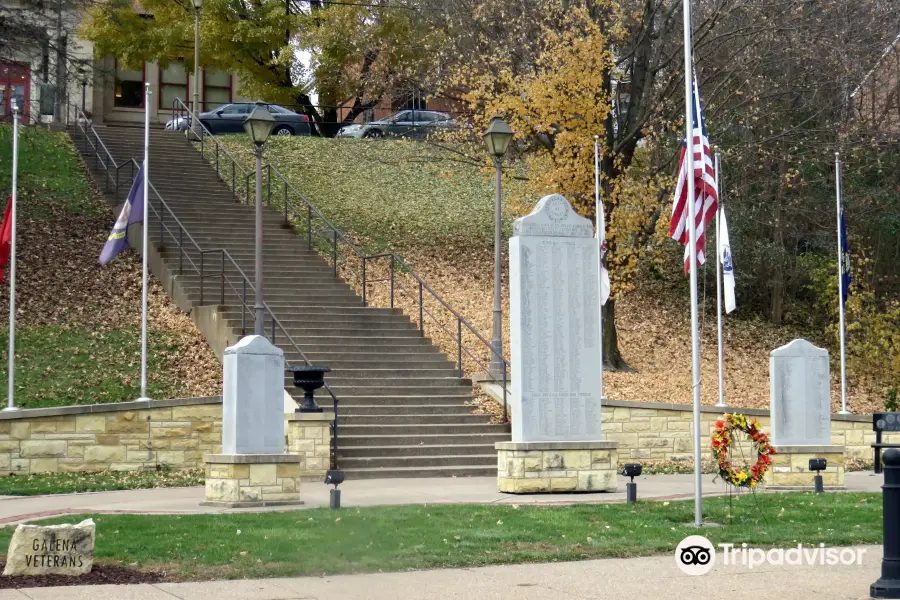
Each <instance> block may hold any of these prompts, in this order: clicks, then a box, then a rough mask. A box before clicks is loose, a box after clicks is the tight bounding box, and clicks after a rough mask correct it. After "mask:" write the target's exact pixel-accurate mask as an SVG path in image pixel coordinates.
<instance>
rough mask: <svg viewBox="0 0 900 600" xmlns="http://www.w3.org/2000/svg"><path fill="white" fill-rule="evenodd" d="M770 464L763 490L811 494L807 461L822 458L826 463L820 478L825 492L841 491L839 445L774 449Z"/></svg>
mask: <svg viewBox="0 0 900 600" xmlns="http://www.w3.org/2000/svg"><path fill="white" fill-rule="evenodd" d="M775 452H776V454H775V456H773V457H772V465H771V466H770V467H769V470H768V471H767V472H766V489H769V490H798V491H813V490H815V484H814V483H813V477H815V475H816V473H814V472H812V471H810V470H809V459H811V458H824V459H825V460H826V461H827V465H826V467H825V470H824V471H822V472H821V473H820V474H821V475H822V484H823V485H824V487H825V489H826V490H829V489H830V490H842V489H844V447H843V446H830V445H829V446H775Z"/></svg>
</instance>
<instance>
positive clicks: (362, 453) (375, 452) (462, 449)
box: [338, 444, 497, 461]
mask: <svg viewBox="0 0 900 600" xmlns="http://www.w3.org/2000/svg"><path fill="white" fill-rule="evenodd" d="M491 453H493V454H492V456H493V457H494V461H496V460H497V453H496V450H494V445H493V444H452V445H450V444H445V445H439V444H418V445H413V446H402V445H397V446H343V445H340V444H339V446H338V457H339V458H342V459H350V458H365V457H370V456H372V457H394V456H399V457H404V456H447V455H450V456H455V457H462V456H471V455H479V454H480V455H488V454H491Z"/></svg>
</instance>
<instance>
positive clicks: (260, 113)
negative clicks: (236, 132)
mask: <svg viewBox="0 0 900 600" xmlns="http://www.w3.org/2000/svg"><path fill="white" fill-rule="evenodd" d="M273 127H275V117H273V116H272V114H271V113H270V112H269V109H268V108H266V106H265V105H264V104H263V103H261V102H257V103H256V106H254V107H253V112H251V113H250V115H249V116H248V117H247V118H246V119H244V131H246V132H247V135H249V136H250V141H251V142H253V143H254V144H256V147H257V148H262V145H263V144H265V143H266V140H268V139H269V134H270V133H272V128H273Z"/></svg>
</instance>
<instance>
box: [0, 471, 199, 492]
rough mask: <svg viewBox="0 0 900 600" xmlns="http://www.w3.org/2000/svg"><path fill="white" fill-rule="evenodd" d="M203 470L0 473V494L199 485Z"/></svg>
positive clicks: (100, 490) (104, 490)
mask: <svg viewBox="0 0 900 600" xmlns="http://www.w3.org/2000/svg"><path fill="white" fill-rule="evenodd" d="M203 478H204V475H203V470H202V469H191V470H187V471H168V470H162V471H135V472H131V473H129V472H124V471H103V472H102V473H44V474H40V475H9V476H7V477H0V496H37V495H40V494H73V493H76V492H107V491H110V490H138V489H143V488H160V487H185V486H193V485H203Z"/></svg>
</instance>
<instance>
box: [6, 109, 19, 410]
mask: <svg viewBox="0 0 900 600" xmlns="http://www.w3.org/2000/svg"><path fill="white" fill-rule="evenodd" d="M12 109H13V151H12V152H13V155H12V194H10V197H9V201H10V202H11V203H12V208H11V209H10V219H11V220H12V235H11V236H10V244H9V378H8V381H9V391H8V392H7V394H8V395H7V406H6V408H4V409H3V410H19V409H18V408H16V401H15V398H16V203H17V202H16V200H17V198H18V190H17V188H18V185H19V107H18V106H16V101H15V100H13V107H12Z"/></svg>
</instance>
